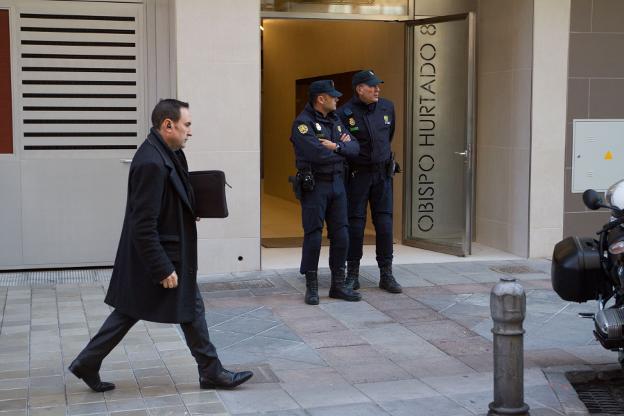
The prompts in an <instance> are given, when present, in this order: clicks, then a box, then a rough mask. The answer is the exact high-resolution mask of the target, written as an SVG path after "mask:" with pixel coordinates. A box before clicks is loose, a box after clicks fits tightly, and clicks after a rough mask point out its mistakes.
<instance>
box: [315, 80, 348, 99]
mask: <svg viewBox="0 0 624 416" xmlns="http://www.w3.org/2000/svg"><path fill="white" fill-rule="evenodd" d="M309 94H310V98H314V97H316V96H318V95H321V94H329V95H331V96H332V97H340V96H342V93H341V92H340V91H338V90H337V89H336V87H334V81H332V80H331V79H322V80H319V81H314V82H313V83H311V84H310V89H309Z"/></svg>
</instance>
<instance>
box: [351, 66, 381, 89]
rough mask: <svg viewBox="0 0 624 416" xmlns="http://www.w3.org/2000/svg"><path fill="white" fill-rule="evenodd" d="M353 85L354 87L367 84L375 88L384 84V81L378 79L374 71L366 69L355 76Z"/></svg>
mask: <svg viewBox="0 0 624 416" xmlns="http://www.w3.org/2000/svg"><path fill="white" fill-rule="evenodd" d="M351 84H352V85H353V86H354V87H355V86H356V85H359V84H366V85H368V86H369V87H374V86H375V85H378V84H383V81H382V80H380V79H379V78H377V75H375V73H374V72H373V70H372V69H365V70H363V71H360V72H356V73H355V75H353V79H352V80H351Z"/></svg>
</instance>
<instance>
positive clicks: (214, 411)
mask: <svg viewBox="0 0 624 416" xmlns="http://www.w3.org/2000/svg"><path fill="white" fill-rule="evenodd" d="M186 408H187V409H188V411H189V413H190V414H191V415H212V416H216V415H220V416H226V415H228V414H229V413H228V412H227V410H226V409H225V406H223V404H222V403H221V402H216V403H202V404H191V405H187V406H186Z"/></svg>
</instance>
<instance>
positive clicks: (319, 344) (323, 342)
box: [301, 329, 368, 348]
mask: <svg viewBox="0 0 624 416" xmlns="http://www.w3.org/2000/svg"><path fill="white" fill-rule="evenodd" d="M301 337H302V338H303V339H304V341H305V342H306V343H307V344H308V345H309V346H311V347H312V348H330V347H348V346H353V345H366V344H368V342H367V341H366V340H364V339H363V338H362V337H360V336H359V335H357V334H356V333H354V332H353V331H351V330H347V329H345V330H338V331H330V332H314V333H304V334H302V335H301Z"/></svg>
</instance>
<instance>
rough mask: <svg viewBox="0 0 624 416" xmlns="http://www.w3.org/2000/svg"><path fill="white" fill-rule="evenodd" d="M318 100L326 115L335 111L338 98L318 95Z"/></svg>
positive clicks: (324, 94)
mask: <svg viewBox="0 0 624 416" xmlns="http://www.w3.org/2000/svg"><path fill="white" fill-rule="evenodd" d="M318 100H319V102H320V103H321V105H322V107H323V110H324V111H325V112H326V113H330V112H332V111H336V106H337V104H338V97H332V96H331V95H329V94H326V93H323V94H321V95H319V98H318Z"/></svg>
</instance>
